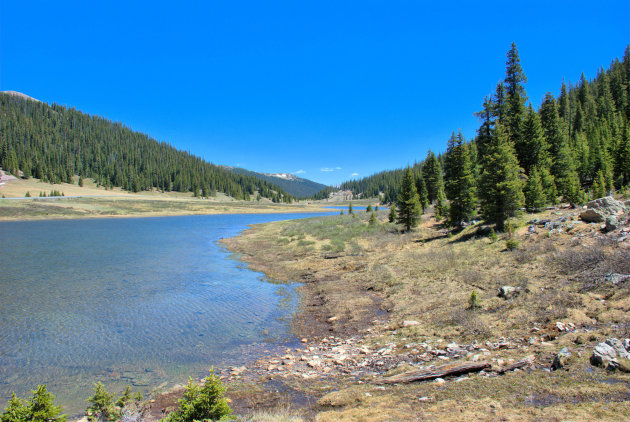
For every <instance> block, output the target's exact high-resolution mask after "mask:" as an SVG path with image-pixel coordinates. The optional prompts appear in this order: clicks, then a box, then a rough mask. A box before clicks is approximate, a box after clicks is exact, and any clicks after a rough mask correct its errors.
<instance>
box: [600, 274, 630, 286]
mask: <svg viewBox="0 0 630 422" xmlns="http://www.w3.org/2000/svg"><path fill="white" fill-rule="evenodd" d="M628 279H630V274H617V273H609V274H606V275H605V276H604V281H605V282H607V283H612V284H615V285H616V284H619V283H623V282H624V281H626V280H628Z"/></svg>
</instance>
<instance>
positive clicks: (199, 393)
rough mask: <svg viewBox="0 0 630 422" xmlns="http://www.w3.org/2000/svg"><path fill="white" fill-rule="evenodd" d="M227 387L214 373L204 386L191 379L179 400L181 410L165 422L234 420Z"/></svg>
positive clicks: (171, 414) (173, 413) (168, 417)
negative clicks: (226, 392) (226, 390)
mask: <svg viewBox="0 0 630 422" xmlns="http://www.w3.org/2000/svg"><path fill="white" fill-rule="evenodd" d="M224 394H225V387H224V386H223V384H222V383H221V380H220V379H219V377H217V376H216V375H214V371H211V372H210V375H209V376H208V377H207V378H206V381H205V382H204V383H203V385H201V386H200V385H197V384H195V382H194V381H193V380H192V378H190V379H189V381H188V385H187V386H186V391H184V397H182V398H181V399H179V409H177V410H176V411H174V412H172V413H170V414H169V415H168V416H167V417H166V418H165V419H163V421H165V422H194V421H219V420H232V417H231V415H232V409H230V406H229V404H228V401H227V399H226V398H225V397H224Z"/></svg>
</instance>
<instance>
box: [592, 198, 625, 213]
mask: <svg viewBox="0 0 630 422" xmlns="http://www.w3.org/2000/svg"><path fill="white" fill-rule="evenodd" d="M586 208H589V209H597V210H602V211H603V212H604V213H606V214H608V215H612V214H620V213H623V212H626V207H625V205H624V203H623V202H621V201H617V200H616V199H615V198H613V197H612V196H605V197H603V198H599V199H593V200H592V201H590V202H589V203H588V204H586Z"/></svg>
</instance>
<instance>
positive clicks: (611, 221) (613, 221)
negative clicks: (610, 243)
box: [604, 215, 619, 233]
mask: <svg viewBox="0 0 630 422" xmlns="http://www.w3.org/2000/svg"><path fill="white" fill-rule="evenodd" d="M618 228H619V220H617V217H615V216H614V215H609V216H608V217H606V226H605V227H604V231H605V232H606V233H608V232H612V231H614V230H617V229H618Z"/></svg>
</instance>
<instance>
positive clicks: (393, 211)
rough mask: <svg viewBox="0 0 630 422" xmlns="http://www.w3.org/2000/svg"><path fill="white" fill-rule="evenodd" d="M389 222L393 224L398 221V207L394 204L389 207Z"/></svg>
mask: <svg viewBox="0 0 630 422" xmlns="http://www.w3.org/2000/svg"><path fill="white" fill-rule="evenodd" d="M388 221H389V222H390V223H393V222H394V221H396V205H394V204H393V203H392V204H391V205H390V207H389V216H388Z"/></svg>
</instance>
